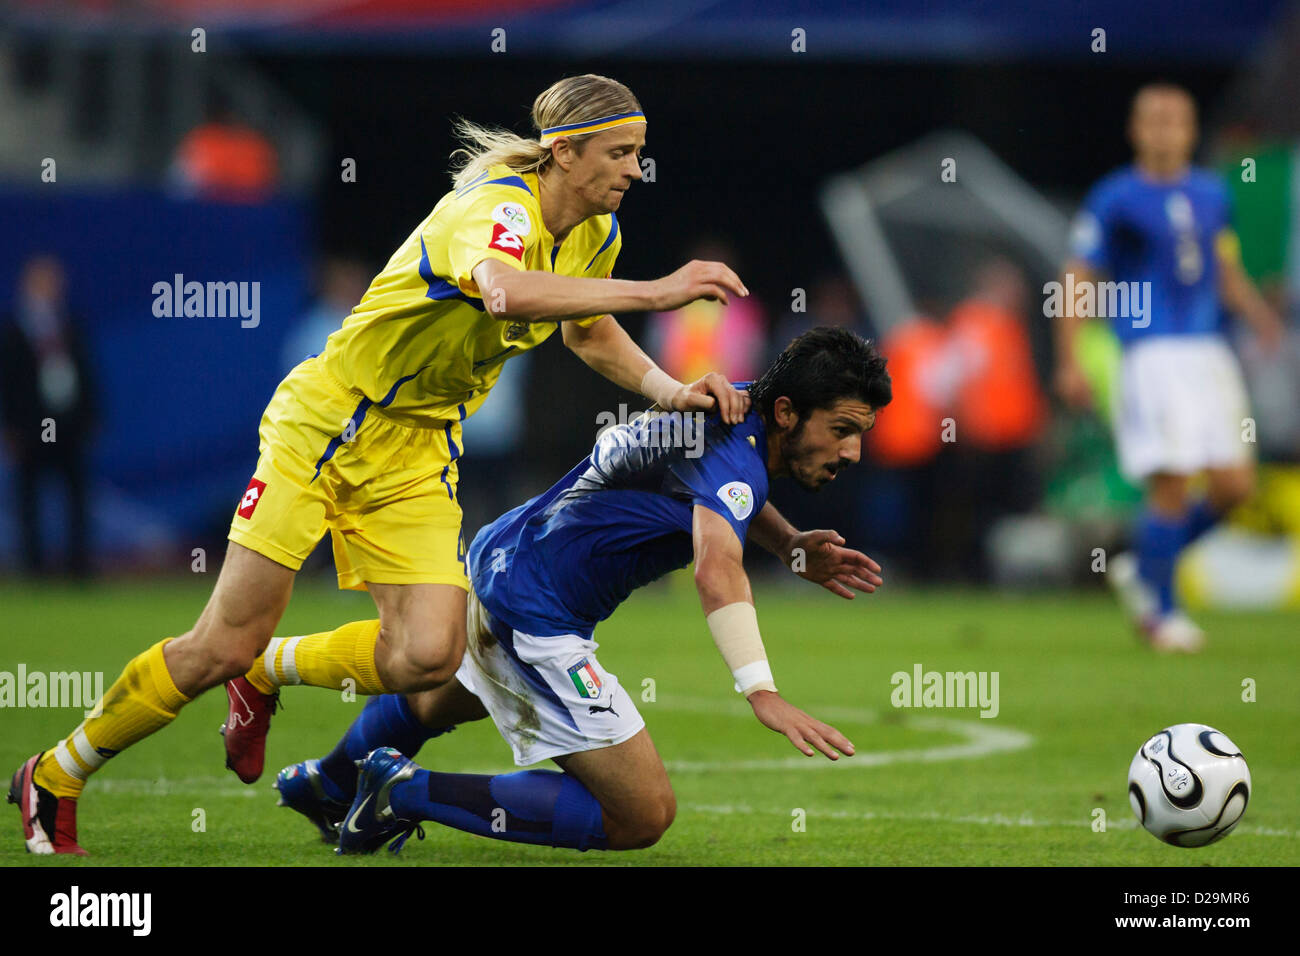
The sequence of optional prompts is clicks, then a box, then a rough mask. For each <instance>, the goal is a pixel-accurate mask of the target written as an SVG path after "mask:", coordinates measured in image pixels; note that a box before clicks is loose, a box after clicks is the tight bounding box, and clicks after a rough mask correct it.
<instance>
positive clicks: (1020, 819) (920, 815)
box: [679, 803, 1300, 840]
mask: <svg viewBox="0 0 1300 956" xmlns="http://www.w3.org/2000/svg"><path fill="white" fill-rule="evenodd" d="M679 808H680V809H682V810H685V811H687V812H688V813H701V814H705V815H707V816H728V815H732V814H764V815H773V816H780V817H789V816H790V809H789V808H784V809H781V808H771V809H769V808H756V807H751V806H749V805H747V804H743V803H722V804H706V803H687V804H680V805H679ZM804 809H805V810H806V811H807V813H808V816H809V818H812V819H831V820H920V821H927V822H931V823H957V824H965V825H971V826H994V827H1074V828H1077V827H1091V826H1092V821H1091V820H1040V819H1036V818H1035V817H1031V816H1029V815H1027V814H1022V815H1020V816H1014V817H1013V816H1006V815H1004V814H1001V813H995V814H965V815H958V814H949V813H936V812H933V811H903V812H897V811H890V810H880V811H877V810H862V811H852V810H816V809H810V808H806V807H805V808H804ZM1106 826H1107V829H1110V830H1136V829H1137V828H1138V822H1137V821H1136V820H1132V819H1128V818H1127V817H1125V818H1123V819H1120V820H1112V821H1107V824H1106ZM1232 832H1233V833H1251V834H1254V835H1256V836H1270V837H1287V838H1288V839H1292V840H1294V839H1296V838H1297V837H1300V831H1296V830H1279V829H1277V828H1276V827H1258V826H1252V825H1250V824H1248V823H1241V824H1238V825H1237V828H1236V829H1235V830H1233V831H1232Z"/></svg>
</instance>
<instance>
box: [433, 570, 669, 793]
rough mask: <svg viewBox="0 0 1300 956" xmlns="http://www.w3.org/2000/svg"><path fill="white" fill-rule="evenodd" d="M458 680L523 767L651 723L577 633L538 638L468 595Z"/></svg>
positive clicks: (606, 742) (615, 739) (607, 742)
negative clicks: (492, 614)
mask: <svg viewBox="0 0 1300 956" xmlns="http://www.w3.org/2000/svg"><path fill="white" fill-rule="evenodd" d="M466 624H467V631H468V641H467V642H466V646H465V656H464V658H463V659H462V660H461V664H460V668H459V669H458V670H457V671H456V679H457V680H458V681H460V682H461V684H462V685H464V687H465V689H466V690H468V691H469V692H470V693H471V694H473V695H474V696H475V697H477V698H478V699H479V700H481V701H482V702H483V706H484V707H485V708H486V709H487V712H488V714H489V715H491V717H492V721H493V723H495V724H496V725H497V730H498V731H500V732H501V736H502V737H503V738H504V739H505V742H506V743H508V744H509V745H510V749H511V750H513V751H514V755H515V763H516V764H518V765H519V766H521V767H526V766H528V765H529V764H534V763H537V762H538V761H539V760H546V759H548V758H550V757H558V756H561V755H563V754H572V753H580V752H582V751H585V750H597V749H599V748H601V747H611V746H613V745H614V744H621V743H622V742H623V741H625V740H628V739H629V738H631V737H632V736H633V735H634V734H636V733H637V731H639V730H640V729H641V728H642V727H644V726H645V721H644V720H643V719H642V718H641V714H640V713H639V712H638V711H637V709H636V705H635V704H633V703H632V697H631V695H629V694H628V693H627V691H625V690H624V689H623V688H622V687H621V686H620V685H619V682H618V678H617V677H615V676H614V675H613V674H611V673H610V672H609V671H607V670H605V669H604V668H603V667H601V666H600V662H599V661H598V660H596V647H597V646H598V645H597V644H596V642H595V641H592V640H588V639H586V638H584V637H581V636H580V635H577V634H565V635H561V636H558V637H535V636H533V635H530V634H525V633H523V632H522V631H516V630H514V629H513V628H511V627H510V626H509V625H507V624H504V623H502V622H501V621H498V620H496V619H494V618H493V617H492V616H491V614H489V613H488V611H487V609H486V608H484V607H483V605H482V604H481V603H480V602H479V599H478V595H476V594H475V593H474V591H473V589H471V590H470V593H469V610H468V616H467V621H466Z"/></svg>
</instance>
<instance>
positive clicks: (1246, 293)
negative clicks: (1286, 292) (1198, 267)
mask: <svg viewBox="0 0 1300 956" xmlns="http://www.w3.org/2000/svg"><path fill="white" fill-rule="evenodd" d="M1219 298H1220V299H1221V300H1222V301H1223V304H1224V305H1225V306H1227V308H1228V311H1230V312H1232V313H1233V314H1234V315H1236V316H1237V318H1239V319H1240V320H1241V321H1243V322H1245V323H1246V324H1247V325H1249V326H1250V327H1251V328H1252V329H1254V330H1255V332H1256V333H1257V334H1258V335H1259V336H1260V337H1261V338H1262V339H1263V340H1264V341H1265V342H1266V343H1268V344H1269V345H1274V344H1276V343H1277V342H1278V341H1279V340H1280V339H1281V337H1282V335H1283V333H1284V330H1285V327H1284V325H1283V323H1282V319H1281V317H1280V316H1278V314H1277V312H1276V311H1275V310H1274V309H1273V307H1272V306H1271V305H1269V304H1268V301H1267V300H1266V299H1265V298H1264V296H1263V295H1262V294H1261V293H1260V291H1259V287H1258V286H1256V285H1255V283H1254V282H1253V281H1252V280H1251V278H1250V276H1249V275H1248V274H1247V273H1246V270H1245V268H1244V267H1243V266H1242V264H1241V262H1240V260H1235V259H1223V258H1221V259H1220V260H1219Z"/></svg>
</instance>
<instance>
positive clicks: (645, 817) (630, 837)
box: [605, 789, 677, 850]
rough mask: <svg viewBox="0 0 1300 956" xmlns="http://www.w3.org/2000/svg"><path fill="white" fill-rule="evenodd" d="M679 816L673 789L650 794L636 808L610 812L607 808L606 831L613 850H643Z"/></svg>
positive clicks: (658, 837)
mask: <svg viewBox="0 0 1300 956" xmlns="http://www.w3.org/2000/svg"><path fill="white" fill-rule="evenodd" d="M676 816H677V797H676V796H675V795H674V794H673V792H672V790H671V789H668V790H665V791H663V792H662V793H658V794H654V795H653V796H650V795H647V796H645V797H644V798H643V799H641V800H638V801H637V805H636V807H635V808H628V809H627V810H621V809H620V808H615V809H614V812H613V813H611V812H610V810H609V809H606V810H605V829H606V832H605V835H606V837H607V838H608V841H609V848H610V849H611V850H644V849H646V848H647V847H652V846H654V845H655V844H656V843H658V842H659V839H660V838H661V837H662V836H663V835H664V834H665V833H666V832H668V828H669V827H670V826H672V823H673V820H674V819H675V818H676Z"/></svg>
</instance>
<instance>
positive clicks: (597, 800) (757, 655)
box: [276, 328, 892, 853]
mask: <svg viewBox="0 0 1300 956" xmlns="http://www.w3.org/2000/svg"><path fill="white" fill-rule="evenodd" d="M749 391H750V394H751V395H752V396H753V407H752V408H751V409H750V411H749V413H748V414H747V415H746V416H745V418H744V420H743V421H742V422H740V423H739V424H735V425H728V424H726V423H725V422H724V421H723V420H722V419H721V417H720V416H718V415H712V416H709V417H707V418H705V417H704V416H700V419H702V420H701V421H699V423H698V427H700V428H701V429H702V431H703V434H702V435H701V436H699V438H702V441H698V440H694V439H693V436H691V435H688V434H684V431H689V430H690V429H691V428H692V427H694V426H695V425H696V420H694V419H692V418H690V417H687V420H686V421H685V422H683V421H682V420H681V416H672V415H659V416H654V415H647V416H640V417H638V418H636V419H634V420H633V421H631V422H629V423H627V424H624V425H619V426H616V427H613V428H611V429H609V430H608V431H607V432H605V433H604V434H603V435H602V436H601V438H600V439H599V440H598V441H597V442H596V445H595V447H594V448H593V449H592V452H591V455H590V456H589V457H588V458H586V459H585V460H583V461H582V462H580V463H579V464H578V465H577V467H575V468H574V469H573V470H572V471H570V472H569V474H568V475H566V476H565V477H564V478H563V479H561V480H560V481H559V482H558V483H557V484H555V485H554V486H553V487H552V488H551V489H550V490H549V491H546V492H545V493H543V494H541V495H539V496H538V497H536V498H533V499H532V500H531V501H528V502H527V503H525V504H523V505H521V506H520V507H518V508H515V509H514V510H512V511H509V512H507V513H506V514H505V515H503V516H501V517H500V518H498V519H497V520H496V521H494V522H493V523H491V524H490V525H488V526H487V527H485V528H484V529H483V530H482V531H480V532H479V533H478V535H477V536H476V537H475V539H474V543H473V545H472V546H471V547H470V573H471V575H472V578H473V589H472V590H471V592H470V605H469V620H470V626H469V632H470V637H469V646H468V648H467V651H466V654H465V659H464V661H463V663H462V664H461V667H460V670H459V671H457V673H456V679H455V680H453V681H450V682H449V683H447V684H446V685H444V686H443V687H441V688H438V689H437V690H434V691H429V692H426V693H423V694H419V695H415V696H412V697H411V698H409V699H408V698H403V697H400V696H396V695H387V696H384V697H378V698H375V699H373V700H371V701H370V702H369V703H368V704H367V706H366V709H365V710H364V711H363V712H362V714H361V716H360V717H358V718H357V720H356V721H355V722H354V723H353V725H352V727H351V728H350V729H349V731H348V733H347V735H346V736H345V737H344V738H343V740H341V741H340V742H339V744H338V746H337V747H336V748H335V749H334V751H333V752H332V753H331V754H330V755H329V756H327V757H326V758H324V759H323V760H309V761H305V762H304V763H300V764H295V765H294V766H292V767H287V768H285V769H284V770H282V771H281V772H280V774H279V776H278V777H277V778H276V788H277V789H278V790H279V791H280V795H281V800H282V802H284V803H285V804H286V805H288V806H290V807H292V808H293V809H295V810H297V811H298V812H300V813H302V814H304V815H305V816H307V817H308V818H309V819H311V820H312V822H313V823H315V824H316V825H317V826H318V827H319V828H320V830H321V834H322V836H323V837H324V838H325V839H326V840H327V841H330V840H333V839H334V838H335V824H336V823H338V821H340V820H343V818H344V814H345V813H347V818H346V820H345V821H344V822H343V825H342V827H341V829H339V830H338V836H337V838H338V839H339V846H340V850H341V851H342V852H345V853H356V852H370V851H373V850H376V849H378V848H379V847H380V846H382V845H383V844H384V843H386V842H388V841H389V840H393V839H394V838H395V837H396V838H397V840H396V841H395V842H394V843H393V847H392V848H393V850H394V851H396V850H397V849H399V848H400V846H401V844H402V842H404V841H405V838H406V836H409V834H410V833H411V832H412V831H413V830H414V829H415V828H416V826H417V824H418V823H419V821H422V820H433V821H436V822H439V823H443V824H446V825H448V826H452V827H455V828H457V829H460V830H465V831H468V832H470V833H476V834H479V835H481V836H488V837H495V838H497V839H502V840H509V841H513V842H518V843H536V844H542V845H549V846H559V847H569V848H572V849H578V850H587V849H608V850H628V849H637V848H641V847H646V846H650V845H651V844H653V843H655V842H656V841H657V840H658V839H659V837H660V836H661V835H662V834H663V832H664V831H665V830H666V829H667V828H668V826H669V824H671V823H672V820H673V815H674V813H675V809H676V801H675V798H674V796H673V792H672V787H671V785H670V784H669V781H668V774H667V772H666V771H665V769H664V765H663V762H662V760H661V759H660V758H659V754H658V752H657V751H656V750H655V746H654V743H653V742H652V741H651V739H650V734H649V732H648V731H647V730H646V727H645V721H644V720H643V719H642V718H641V715H640V714H639V713H638V712H637V709H636V704H635V702H634V700H633V698H632V696H631V695H630V694H628V693H627V691H626V690H624V689H623V688H622V687H621V686H620V684H619V682H618V678H617V677H615V676H614V675H613V674H610V673H609V672H608V671H606V670H605V669H604V668H602V667H601V665H600V662H599V661H597V660H596V656H595V651H596V648H597V644H596V642H595V640H594V639H593V631H594V629H595V628H596V626H597V625H598V624H599V622H601V621H603V620H605V619H606V618H608V617H609V615H610V614H612V613H613V612H614V610H615V609H616V608H617V607H618V605H619V604H621V603H622V602H623V601H624V600H625V599H626V598H627V597H628V595H630V594H631V593H632V592H633V591H634V590H636V589H637V588H638V587H641V586H642V585H645V584H648V583H649V582H651V581H653V580H655V579H656V578H658V577H660V576H662V575H664V574H666V573H668V572H669V571H671V570H673V569H676V568H681V567H685V566H686V565H687V564H688V563H689V562H690V561H691V560H692V559H693V560H694V562H695V570H694V576H695V585H696V588H697V590H698V591H699V595H700V604H701V607H702V610H703V612H704V615H705V620H706V622H707V625H708V628H709V630H710V632H711V633H712V635H713V639H714V642H715V643H716V644H717V647H718V650H719V652H720V653H721V655H722V657H723V659H724V661H725V662H726V663H727V666H728V667H729V668H730V669H731V672H732V676H733V679H734V682H735V687H736V690H737V691H738V692H740V693H742V694H744V695H745V697H746V698H747V700H748V701H749V704H750V705H751V706H752V707H753V710H754V716H755V717H756V718H757V719H758V721H759V722H760V723H762V724H763V725H764V726H766V727H768V728H770V729H771V730H774V731H776V732H777V733H779V734H782V735H784V736H785V737H787V738H788V739H789V740H790V742H791V743H792V744H793V745H794V746H795V747H796V748H797V749H798V750H799V751H801V752H802V753H804V754H805V755H807V756H813V754H814V753H815V752H817V751H820V752H821V753H822V754H824V755H825V756H826V757H828V758H829V759H831V760H837V759H839V754H841V753H842V754H849V755H851V754H852V753H853V745H852V744H851V743H850V742H849V741H848V740H847V739H846V738H845V737H844V735H843V734H841V733H840V732H839V731H838V730H836V729H835V728H834V727H831V726H830V725H828V724H825V723H822V722H821V721H819V720H816V719H815V718H813V717H810V716H809V715H808V714H806V713H804V712H803V711H801V710H799V709H798V708H797V707H794V706H793V705H791V704H790V703H788V702H787V701H786V700H784V699H783V698H782V697H781V696H780V694H778V693H777V689H776V684H775V682H774V679H773V675H772V670H771V667H770V666H769V664H768V661H767V654H766V651H765V650H764V648H763V641H762V638H761V636H760V634H759V628H758V618H757V615H756V613H755V610H754V597H753V594H752V592H751V590H750V583H749V578H748V576H747V575H746V573H745V569H744V567H743V565H742V563H741V559H742V556H743V551H744V545H745V541H746V539H747V538H748V539H750V540H753V541H754V542H755V543H757V544H759V545H760V546H762V547H763V548H765V549H766V550H768V551H770V552H771V553H772V554H775V555H776V556H777V557H779V558H780V559H781V560H782V562H783V563H786V562H791V561H792V560H793V559H794V556H795V555H798V554H799V553H800V551H802V553H803V554H804V555H805V558H806V565H805V566H803V567H802V568H799V567H796V568H795V569H796V570H797V571H798V573H800V574H801V575H802V576H803V577H805V578H807V579H809V580H812V581H814V582H816V583H819V584H821V585H822V586H823V587H826V588H827V589H828V590H830V591H832V592H833V593H835V594H838V595H840V596H841V597H845V598H852V597H853V590H858V591H863V592H866V593H870V592H872V591H874V590H875V588H876V587H877V586H878V585H880V584H881V583H882V579H881V577H880V575H879V573H878V572H879V571H880V567H879V565H877V564H876V563H875V562H874V561H872V560H871V559H870V558H868V557H867V556H866V555H865V554H862V553H860V552H857V551H853V550H850V549H848V548H845V547H843V544H844V539H843V538H842V537H840V536H839V535H838V534H837V533H836V532H834V531H828V530H819V531H807V532H802V533H801V532H798V531H796V530H795V529H794V528H793V527H792V526H791V525H790V524H789V523H788V522H787V521H786V520H785V519H784V518H782V517H781V515H780V514H779V513H778V512H777V510H776V509H775V508H774V507H773V506H772V505H771V504H770V503H768V501H767V497H768V480H769V478H771V477H775V476H778V475H788V476H790V477H791V478H793V480H794V481H795V482H796V483H797V484H799V485H800V486H801V487H803V488H805V489H807V490H810V491H815V490H817V489H818V488H820V487H822V486H823V485H825V484H827V483H828V482H830V481H832V480H834V478H835V477H836V475H837V474H838V473H839V472H841V471H843V470H844V469H845V468H847V467H848V466H849V465H851V464H854V463H856V462H857V461H858V460H859V458H860V457H861V454H862V436H863V434H864V433H865V432H866V431H867V430H868V429H870V428H871V426H872V425H873V424H874V422H875V418H876V413H877V411H878V410H879V409H881V408H883V407H884V406H885V405H887V404H889V401H890V399H891V397H892V394H891V389H890V379H889V375H888V373H887V372H886V371H885V361H884V359H883V358H881V357H880V356H879V355H878V354H877V353H876V351H875V350H874V349H873V348H872V347H871V345H870V343H868V342H866V341H865V340H863V339H862V338H860V337H858V336H857V335H855V334H853V333H852V332H849V331H847V330H845V329H832V328H819V329H813V330H811V331H809V332H807V333H805V334H804V335H802V336H800V337H799V338H798V339H796V340H795V341H793V342H791V343H790V345H789V346H788V347H787V348H786V349H785V351H784V352H783V353H782V354H781V355H780V356H779V357H778V358H777V360H776V361H775V362H774V363H773V364H772V366H771V367H770V368H769V369H768V370H767V371H766V372H765V373H764V374H763V376H762V377H761V378H760V379H759V380H758V381H756V382H754V383H753V384H752V385H751V386H750V388H749ZM487 716H491V717H492V719H493V721H494V722H495V723H496V725H497V729H498V730H499V731H500V732H501V736H502V737H503V738H505V740H506V742H507V743H508V744H509V745H510V747H511V749H512V750H513V751H514V756H515V762H516V763H517V764H519V765H520V766H527V765H529V764H534V763H537V762H539V761H541V760H546V759H548V758H549V759H552V760H554V761H555V762H556V763H558V764H559V765H560V767H561V768H562V770H563V771H564V772H563V773H556V772H554V771H550V770H524V771H520V772H517V773H510V774H499V775H496V776H486V775H477V774H457V773H441V772H431V771H426V770H421V769H420V768H419V767H417V766H416V765H415V764H414V763H412V762H411V761H410V760H408V759H407V758H406V757H404V756H402V754H403V753H405V754H408V755H413V754H414V753H415V752H416V751H417V750H418V749H419V748H420V745H421V744H422V743H423V742H424V741H425V740H427V739H429V738H430V737H434V736H438V735H439V734H441V733H443V732H445V731H446V730H449V729H451V727H452V726H454V725H456V724H459V723H463V722H466V721H471V720H480V719H482V718H484V717H487ZM390 748H393V749H390ZM372 751H373V752H372ZM367 754H369V757H368V759H366V760H365V763H364V765H363V768H362V771H361V774H360V779H359V780H358V774H357V771H356V762H359V761H360V758H362V757H365V756H366V755H367ZM350 803H351V810H350V811H349V810H348V807H349V804H350Z"/></svg>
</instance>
